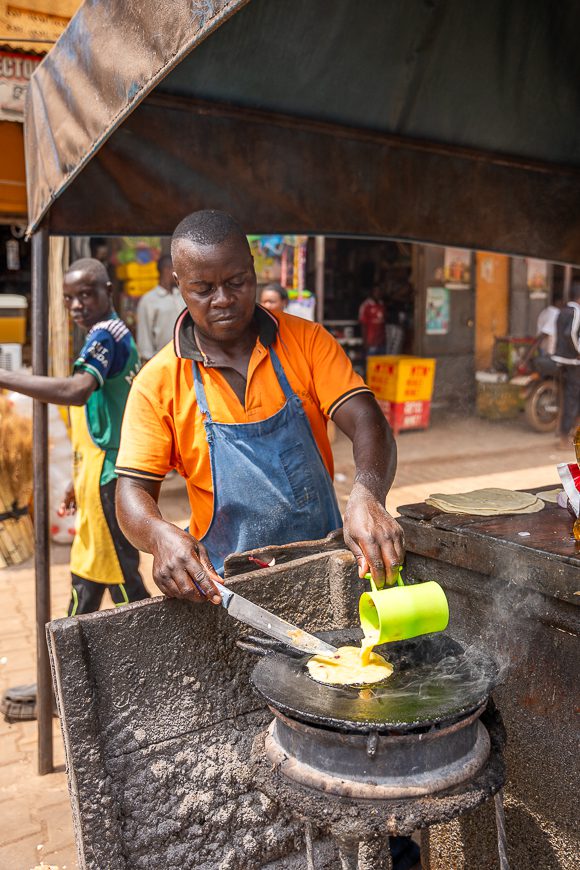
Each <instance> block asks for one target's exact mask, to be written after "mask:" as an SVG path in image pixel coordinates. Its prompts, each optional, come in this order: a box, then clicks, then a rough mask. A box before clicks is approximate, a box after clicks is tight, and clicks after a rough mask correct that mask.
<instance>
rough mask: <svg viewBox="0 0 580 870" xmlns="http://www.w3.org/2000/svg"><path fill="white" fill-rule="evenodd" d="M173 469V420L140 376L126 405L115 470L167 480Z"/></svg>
mask: <svg viewBox="0 0 580 870" xmlns="http://www.w3.org/2000/svg"><path fill="white" fill-rule="evenodd" d="M173 468H175V438H174V426H173V420H172V418H171V416H170V415H169V414H168V413H167V411H166V410H165V409H164V408H163V406H162V405H160V404H159V402H158V401H156V399H155V398H154V397H153V396H152V395H151V394H150V392H149V390H148V389H147V387H146V386H145V385H142V384H140V383H139V380H138V379H136V380H135V381H134V382H133V385H132V387H131V391H130V393H129V398H128V399H127V404H126V406H125V414H124V417H123V426H122V429H121V446H120V448H119V454H118V456H117V465H116V468H115V470H116V472H117V474H119V475H121V476H125V477H138V478H143V479H145V480H163V479H164V478H165V475H166V474H167V473H168V472H169V471H171V470H172V469H173Z"/></svg>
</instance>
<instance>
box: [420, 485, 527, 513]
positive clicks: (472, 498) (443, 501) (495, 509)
mask: <svg viewBox="0 0 580 870" xmlns="http://www.w3.org/2000/svg"><path fill="white" fill-rule="evenodd" d="M427 504H429V505H431V506H432V507H436V508H438V509H439V510H440V511H443V512H444V513H447V514H473V515H474V516H477V517H494V516H499V515H500V514H535V513H537V512H538V511H541V510H542V508H543V507H544V502H543V501H542V499H540V498H538V497H537V496H536V495H533V494H532V493H531V492H516V491H514V490H511V489H499V488H495V487H491V488H489V489H474V490H473V491H472V492H460V493H457V494H450V495H446V494H445V493H442V492H436V493H434V494H433V495H430V496H429V498H428V499H427Z"/></svg>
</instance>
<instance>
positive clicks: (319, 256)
mask: <svg viewBox="0 0 580 870" xmlns="http://www.w3.org/2000/svg"><path fill="white" fill-rule="evenodd" d="M325 248H326V243H325V238H324V236H316V237H315V239H314V262H315V283H316V287H315V293H316V320H317V321H318V323H322V321H323V320H324V262H325Z"/></svg>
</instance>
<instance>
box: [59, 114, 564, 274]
mask: <svg viewBox="0 0 580 870" xmlns="http://www.w3.org/2000/svg"><path fill="white" fill-rule="evenodd" d="M168 129H174V130H179V131H180V132H179V136H168V135H167V131H168ZM450 191H455V194H454V195H453V196H452V197H450V193H449V192H450ZM540 202H541V203H542V204H543V207H542V208H541V209H538V208H537V207H536V205H537V203H540ZM89 203H90V205H89ZM100 203H103V204H104V207H100ZM208 207H213V208H222V209H225V210H227V211H229V212H231V213H232V214H234V215H235V216H236V217H237V218H238V219H239V220H240V221H241V223H242V225H243V226H244V228H245V229H246V230H247V232H252V233H254V232H305V233H322V234H325V235H331V234H340V235H350V234H355V235H358V234H360V235H366V236H391V237H395V238H401V239H421V240H423V241H427V242H434V243H440V244H453V245H462V246H465V247H468V248H476V247H478V248H485V249H489V250H497V251H505V252H509V253H514V254H531V253H534V255H535V256H538V257H546V258H550V259H555V260H562V261H567V262H578V263H580V172H577V171H576V170H573V169H565V168H561V169H555V168H553V167H552V168H550V167H546V166H543V165H539V164H533V163H531V162H529V161H526V162H524V161H516V160H507V159H504V158H499V157H494V156H490V155H484V154H477V153H475V152H471V151H467V150H465V149H459V148H450V147H443V146H438V145H435V144H429V143H420V142H411V141H403V140H401V139H398V138H396V137H390V136H385V135H382V134H376V133H370V132H368V131H361V130H353V129H351V128H346V127H338V126H336V125H331V124H322V123H317V122H309V121H301V120H298V119H292V118H288V117H285V116H279V115H271V114H268V113H262V112H256V111H249V110H241V109H234V108H228V107H225V106H217V105H211V104H204V103H199V102H195V101H189V100H182V99H173V100H171V102H168V100H166V99H165V100H161V99H160V98H158V97H152V98H150V99H149V100H147V101H146V102H145V103H143V104H142V105H141V106H140V107H139V108H138V109H137V110H136V111H135V112H134V113H133V114H132V115H131V116H130V117H129V118H127V120H126V121H125V124H124V125H123V127H122V128H120V129H119V130H118V131H117V132H116V133H115V134H114V135H113V136H112V137H111V138H110V139H109V141H108V142H107V143H106V144H105V145H104V146H103V148H102V149H101V150H100V151H99V152H98V153H97V154H96V155H95V157H94V158H93V160H92V161H91V162H90V163H89V164H88V165H87V166H86V168H85V170H84V172H83V174H82V175H81V176H80V177H79V178H78V179H77V181H76V183H75V185H73V186H71V187H70V188H68V189H67V190H65V191H64V193H63V194H62V195H61V196H60V198H59V199H58V200H57V201H56V202H55V203H54V205H53V207H52V209H51V232H53V233H57V234H66V233H71V232H72V233H81V234H85V233H90V232H93V233H119V234H126V233H130V232H132V231H133V232H134V231H135V230H136V229H137V228H138V229H139V232H140V233H150V234H160V233H161V234H162V233H168V232H171V231H172V230H173V228H174V226H175V225H176V223H177V222H178V220H179V219H180V218H181V217H182V216H183V215H185V214H187V213H188V212H189V211H192V210H194V209H197V208H208Z"/></svg>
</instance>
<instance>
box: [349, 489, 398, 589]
mask: <svg viewBox="0 0 580 870" xmlns="http://www.w3.org/2000/svg"><path fill="white" fill-rule="evenodd" d="M344 540H345V543H346V545H347V547H349V549H350V550H352V552H353V554H354V556H355V558H356V561H357V563H358V572H359V577H364V575H365V574H367V573H368V572H369V571H370V572H371V574H372V577H373V580H374V581H375V584H376V585H377V588H379V589H381V588H382V587H383V586H384V585H385V583H386V584H387V585H389V586H391V585H392V584H393V583H394V582H395V577H396V571H395V570H394V569H395V568H396V566H398V565H402V564H403V559H404V557H405V541H404V538H403V530H402V528H401V527H400V525H399V524H398V523H397V522H396V521H395V520H394V519H393V518H392V516H390V514H388V513H387V511H386V510H385V508H384V507H383V505H382V504H381V503H380V502H379V501H378V500H377V499H376V498H375V496H374V495H372V493H370V492H369V490H368V489H366V487H364V486H362V485H361V484H356V483H355V485H354V487H353V490H352V492H351V494H350V498H349V500H348V503H347V505H346V510H345V512H344Z"/></svg>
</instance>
